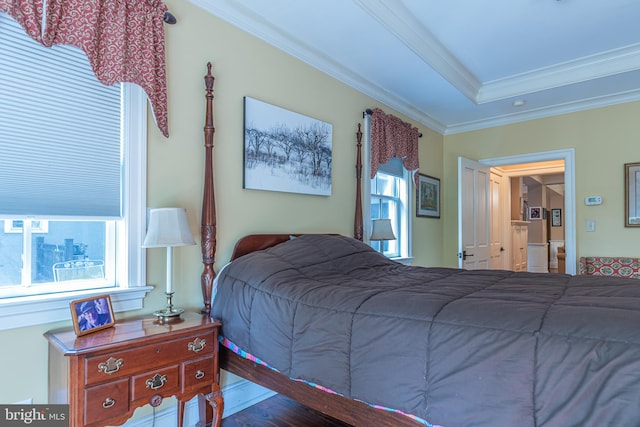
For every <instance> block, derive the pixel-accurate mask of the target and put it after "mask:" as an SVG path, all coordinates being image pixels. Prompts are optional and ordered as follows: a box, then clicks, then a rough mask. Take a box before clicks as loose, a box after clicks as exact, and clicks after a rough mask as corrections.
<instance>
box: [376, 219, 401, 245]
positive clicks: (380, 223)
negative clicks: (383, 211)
mask: <svg viewBox="0 0 640 427" xmlns="http://www.w3.org/2000/svg"><path fill="white" fill-rule="evenodd" d="M395 239H396V236H395V234H393V227H392V226H391V220H390V219H386V218H385V219H374V220H373V230H372V231H371V237H370V240H395Z"/></svg>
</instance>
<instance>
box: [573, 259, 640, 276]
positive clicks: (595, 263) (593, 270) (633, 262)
mask: <svg viewBox="0 0 640 427" xmlns="http://www.w3.org/2000/svg"><path fill="white" fill-rule="evenodd" d="M578 274H590V275H593V276H616V277H628V278H632V279H640V258H623V257H581V258H580V262H579V264H578Z"/></svg>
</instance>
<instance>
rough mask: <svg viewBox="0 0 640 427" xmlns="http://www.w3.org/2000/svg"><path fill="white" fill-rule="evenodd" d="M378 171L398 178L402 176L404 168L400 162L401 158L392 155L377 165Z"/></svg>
mask: <svg viewBox="0 0 640 427" xmlns="http://www.w3.org/2000/svg"><path fill="white" fill-rule="evenodd" d="M378 171H380V172H384V173H386V174H388V175H392V176H395V177H398V178H404V175H405V169H404V165H403V164H402V159H399V158H397V157H392V158H391V159H389V161H388V162H387V163H384V164H381V165H380V166H378Z"/></svg>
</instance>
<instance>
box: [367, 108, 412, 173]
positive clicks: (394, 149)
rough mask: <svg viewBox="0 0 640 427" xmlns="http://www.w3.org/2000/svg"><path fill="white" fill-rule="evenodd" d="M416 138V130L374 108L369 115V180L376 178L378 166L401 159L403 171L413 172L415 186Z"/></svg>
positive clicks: (408, 124)
mask: <svg viewBox="0 0 640 427" xmlns="http://www.w3.org/2000/svg"><path fill="white" fill-rule="evenodd" d="M418 138H420V132H419V131H418V128H415V127H413V126H411V124H410V123H407V122H403V121H402V120H400V119H399V118H398V117H396V116H393V115H391V114H385V113H384V111H382V110H381V109H379V108H375V109H374V110H373V114H371V178H373V177H375V176H376V173H377V172H378V165H382V164H385V163H387V162H388V161H389V160H391V159H392V158H393V157H397V158H399V159H402V164H403V166H404V167H405V169H407V170H408V171H414V177H413V178H414V182H415V183H416V184H417V183H418V174H417V172H418V169H419V168H420V165H419V160H418Z"/></svg>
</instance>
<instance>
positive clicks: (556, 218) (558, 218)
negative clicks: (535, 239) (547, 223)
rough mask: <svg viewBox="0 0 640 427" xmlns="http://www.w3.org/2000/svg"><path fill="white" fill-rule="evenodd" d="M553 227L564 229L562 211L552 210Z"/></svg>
mask: <svg viewBox="0 0 640 427" xmlns="http://www.w3.org/2000/svg"><path fill="white" fill-rule="evenodd" d="M551 226H552V227H562V209H551Z"/></svg>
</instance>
